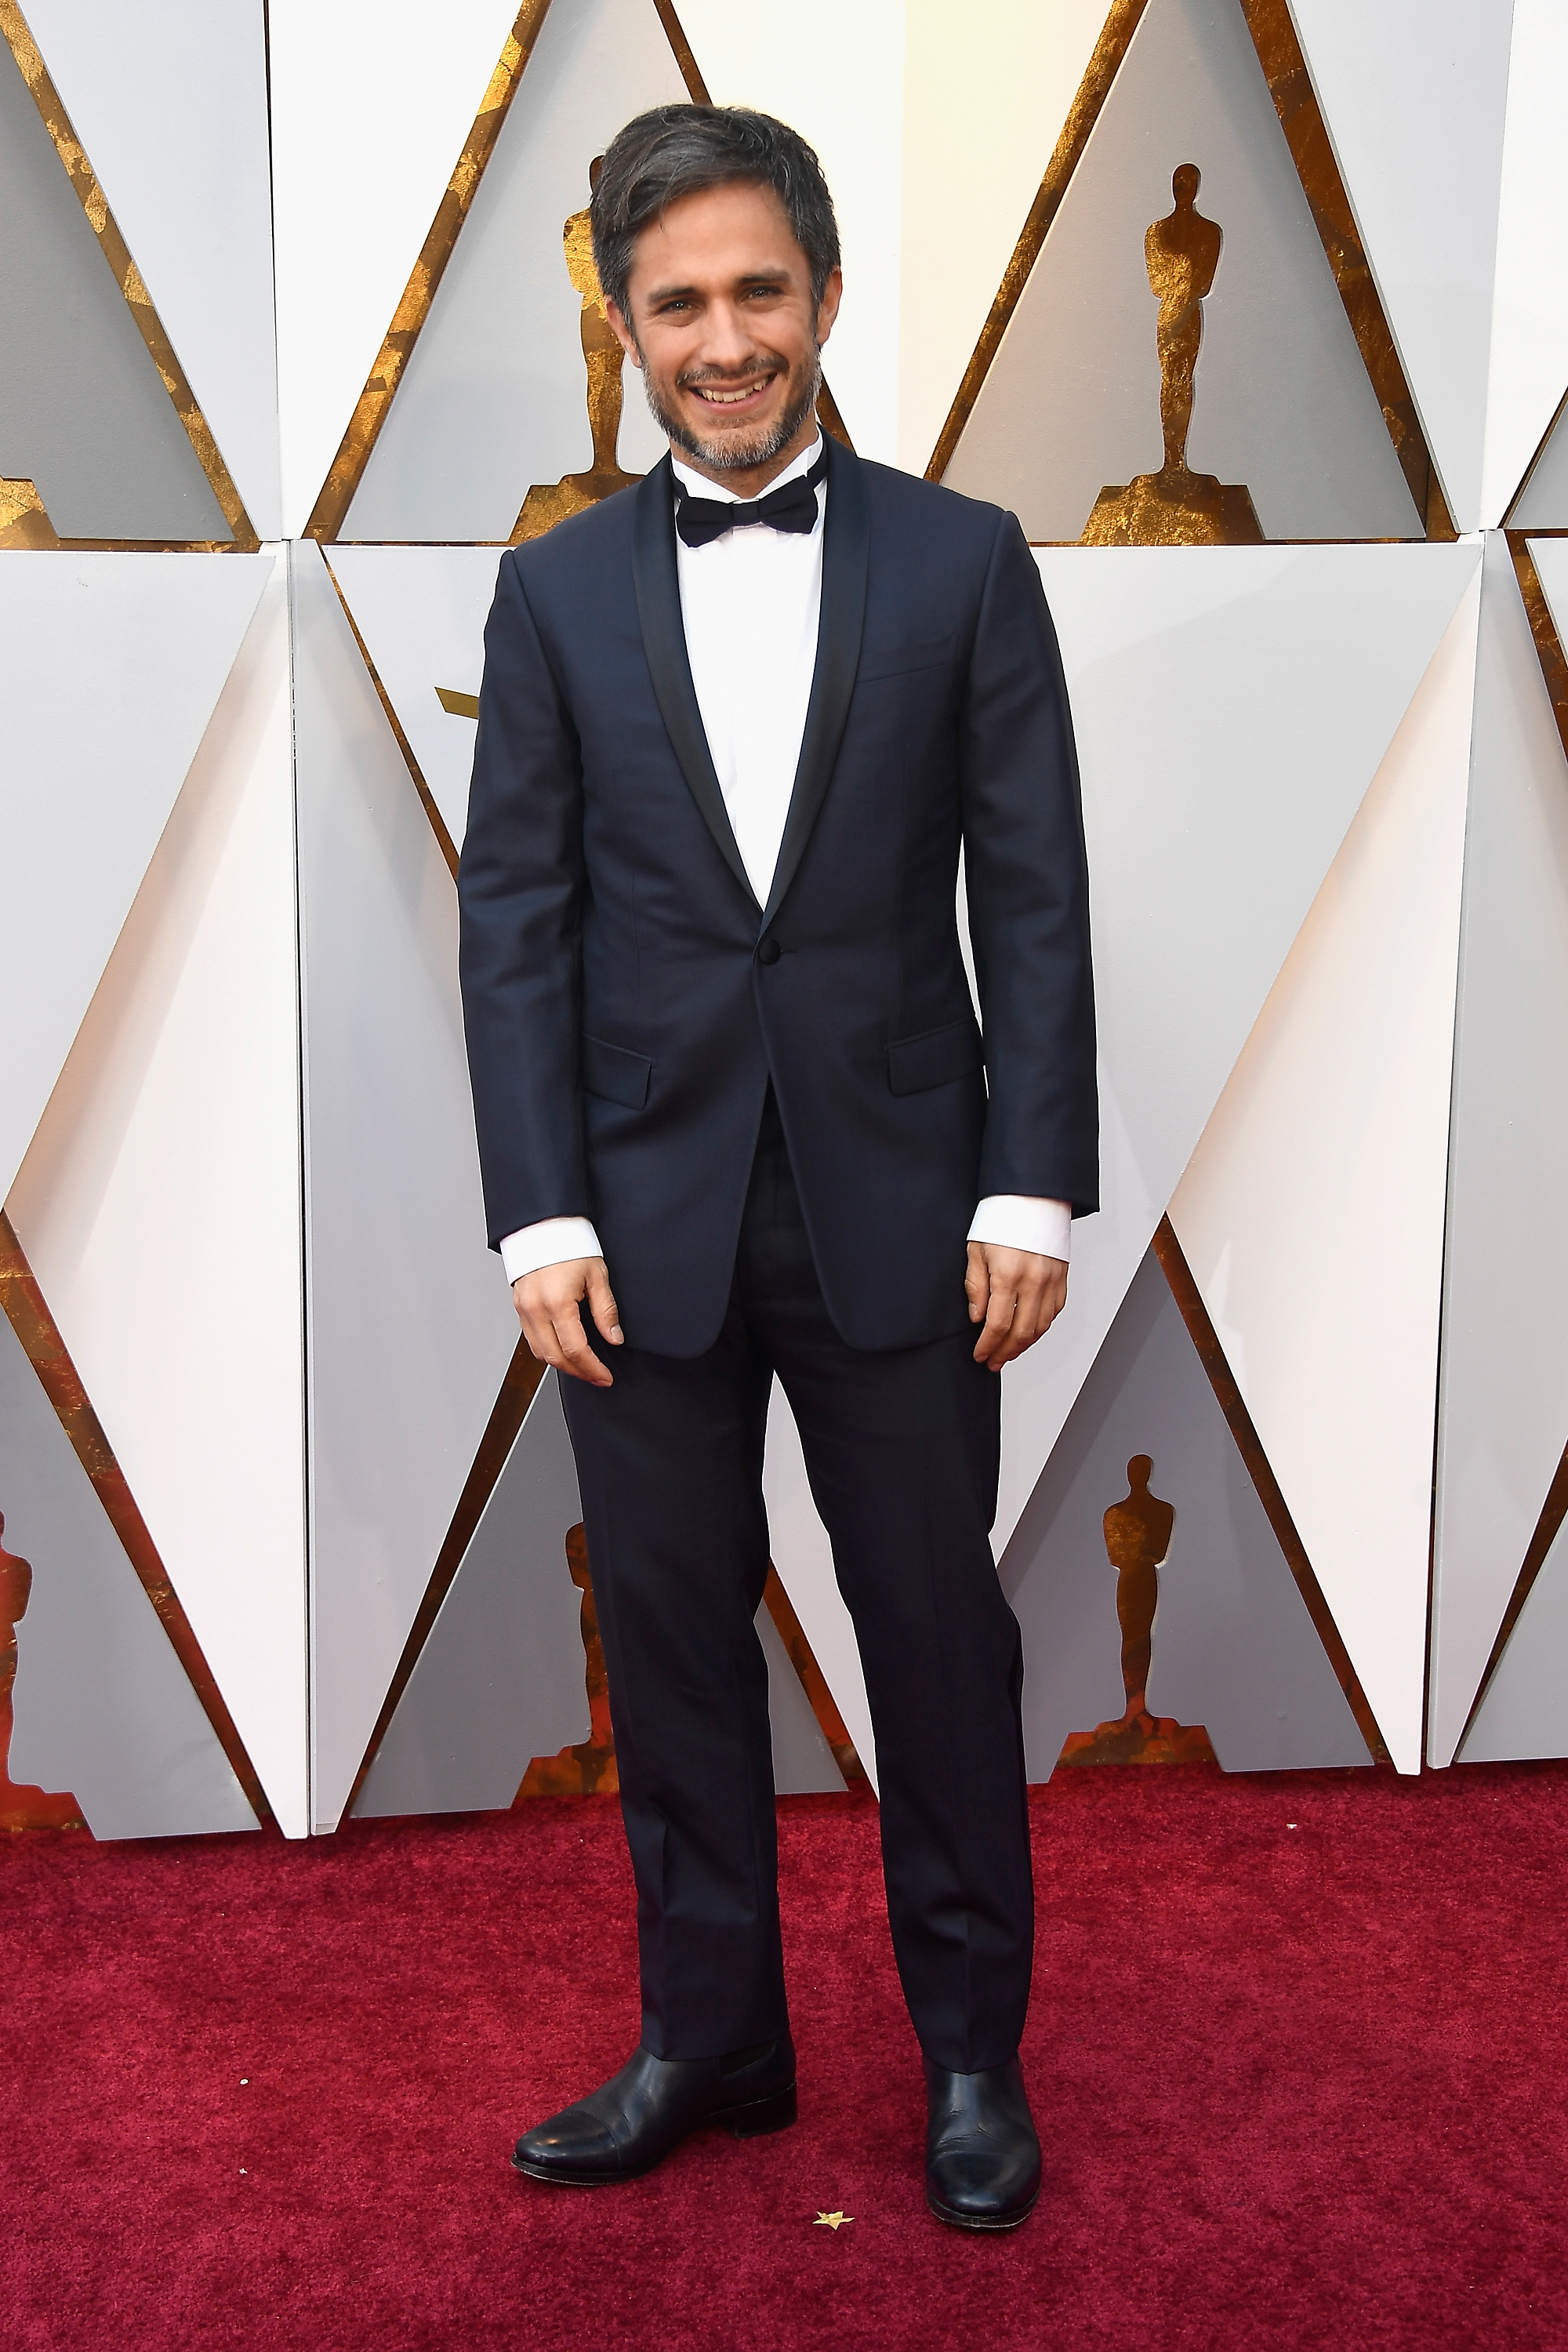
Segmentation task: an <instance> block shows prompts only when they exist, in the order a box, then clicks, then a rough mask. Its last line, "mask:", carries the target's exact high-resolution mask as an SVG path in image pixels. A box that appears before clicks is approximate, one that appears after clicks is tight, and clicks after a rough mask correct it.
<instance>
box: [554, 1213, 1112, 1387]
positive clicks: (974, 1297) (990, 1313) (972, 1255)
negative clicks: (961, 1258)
mask: <svg viewBox="0 0 1568 2352" xmlns="http://www.w3.org/2000/svg"><path fill="white" fill-rule="evenodd" d="M552 1271H553V1272H559V1271H560V1269H559V1268H552ZM963 1287H964V1289H965V1290H966V1291H967V1292H968V1294H969V1319H970V1321H971V1322H972V1323H984V1326H985V1328H984V1331H982V1333H981V1334H980V1337H979V1339H977V1340H976V1342H975V1346H974V1360H975V1362H976V1363H977V1364H984V1365H987V1366H988V1367H989V1369H990V1370H992V1371H994V1372H999V1371H1000V1370H1001V1369H1002V1367H1003V1365H1004V1364H1010V1363H1011V1362H1012V1360H1013V1359H1014V1357H1015V1356H1021V1355H1022V1354H1023V1352H1024V1350H1025V1349H1026V1348H1032V1347H1033V1346H1034V1344H1035V1342H1036V1340H1037V1339H1040V1338H1042V1337H1043V1335H1044V1334H1045V1333H1046V1332H1047V1331H1048V1330H1049V1329H1050V1328H1051V1325H1052V1324H1053V1323H1054V1322H1055V1321H1056V1319H1057V1317H1058V1315H1059V1314H1060V1313H1061V1311H1062V1308H1063V1307H1065V1306H1066V1305H1067V1296H1068V1270H1067V1266H1066V1264H1065V1263H1064V1261H1063V1260H1062V1259H1061V1258H1059V1257H1040V1256H1039V1255H1037V1253H1036V1252H1035V1251H1034V1250H1021V1249H1004V1248H1003V1247H1002V1244H1000V1242H971V1243H970V1244H969V1271H968V1273H967V1274H966V1275H965V1276H964V1277H963Z"/></svg>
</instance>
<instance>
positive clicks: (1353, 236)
mask: <svg viewBox="0 0 1568 2352" xmlns="http://www.w3.org/2000/svg"><path fill="white" fill-rule="evenodd" d="M1240 6H1241V13H1242V15H1243V16H1244V17H1245V18H1246V20H1247V31H1248V32H1249V33H1250V34H1251V36H1252V46H1253V47H1254V48H1255V49H1256V50H1257V52H1258V63H1259V65H1260V66H1261V67H1262V68H1263V74H1264V79H1265V80H1266V81H1267V82H1268V94H1269V96H1270V97H1271V98H1272V99H1273V100H1274V111H1275V113H1276V114H1277V115H1278V116H1279V127H1280V129H1281V130H1282V131H1284V133H1285V143H1286V145H1287V146H1288V147H1289V150H1290V160H1291V162H1292V163H1294V164H1295V166H1296V174H1297V177H1298V178H1299V179H1300V183H1301V192H1302V194H1304V195H1305V197H1306V199H1307V205H1308V209H1309V210H1310V213H1311V215H1312V224H1313V226H1314V227H1315V228H1316V230H1317V232H1318V237H1319V241H1320V242H1321V246H1322V248H1323V252H1324V255H1325V256H1326V257H1327V260H1328V264H1329V267H1330V268H1331V270H1332V271H1333V273H1334V284H1335V285H1336V286H1337V287H1338V288H1339V291H1340V300H1341V301H1342V303H1343V304H1344V309H1345V316H1346V318H1347V319H1348V320H1350V323H1351V331H1352V334H1353V335H1354V337H1355V339H1356V346H1357V349H1358V350H1359V351H1360V352H1361V356H1362V364H1363V367H1364V368H1365V369H1366V372H1367V374H1368V376H1369V377H1370V379H1371V382H1372V388H1373V391H1374V392H1375V393H1376V394H1377V398H1378V404H1379V406H1380V407H1381V408H1382V410H1383V421H1384V425H1386V426H1387V428H1388V437H1389V439H1390V440H1391V441H1392V442H1393V444H1394V455H1395V456H1396V457H1398V459H1399V463H1400V465H1401V467H1403V469H1404V473H1405V481H1406V482H1407V483H1408V484H1409V487H1410V495H1411V497H1412V499H1414V500H1415V511H1416V513H1417V514H1418V515H1419V516H1420V517H1421V519H1422V523H1423V526H1424V528H1425V530H1426V536H1427V538H1428V539H1433V540H1449V539H1457V538H1458V532H1457V531H1456V530H1455V528H1454V524H1453V520H1452V518H1451V517H1450V515H1449V513H1448V509H1447V504H1446V503H1445V500H1444V498H1443V491H1442V486H1441V484H1440V483H1439V481H1438V479H1437V469H1436V467H1435V466H1434V465H1433V463H1432V454H1431V451H1430V450H1429V449H1428V448H1427V446H1426V437H1425V436H1424V435H1423V433H1422V430H1421V421H1420V418H1419V416H1418V415H1417V414H1416V408H1415V400H1414V399H1413V398H1412V396H1411V392H1410V387H1409V385H1408V383H1406V382H1405V370H1404V368H1403V367H1402V366H1401V364H1400V359H1399V353H1398V351H1397V350H1396V348H1395V346H1394V333H1393V330H1392V329H1391V328H1390V326H1389V323H1388V320H1387V318H1386V317H1385V315H1384V308H1383V304H1382V302H1381V301H1380V300H1379V299H1378V292H1377V287H1376V283H1375V281H1374V280H1373V274H1372V268H1371V266H1370V264H1369V263H1368V260H1367V257H1366V249H1365V247H1363V244H1362V240H1361V232H1360V230H1359V229H1358V228H1357V226H1356V219H1355V214H1354V212H1353V211H1352V206H1351V200H1350V197H1349V195H1348V194H1347V193H1346V190H1345V184H1344V182H1343V180H1342V178H1341V176H1340V167H1339V165H1338V163H1336V162H1335V160H1334V151H1333V145H1332V142H1331V140H1330V138H1329V132H1328V126H1327V124H1326V123H1325V122H1324V121H1323V117H1322V112H1321V109H1320V107H1319V105H1318V100H1317V95H1316V93H1315V91H1314V90H1313V88H1312V81H1311V76H1310V74H1309V72H1308V70H1307V61H1306V59H1305V58H1304V57H1303V56H1302V54H1301V45H1300V41H1299V40H1298V39H1297V37H1296V27H1295V26H1294V24H1293V23H1292V22H1291V18H1290V10H1289V0H1240Z"/></svg>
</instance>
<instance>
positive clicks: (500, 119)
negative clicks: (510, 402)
mask: <svg viewBox="0 0 1568 2352" xmlns="http://www.w3.org/2000/svg"><path fill="white" fill-rule="evenodd" d="M0 5H7V0H0ZM549 5H550V0H523V5H522V6H521V8H520V9H519V11H518V14H517V20H516V22H515V24H514V25H513V26H512V28H511V31H510V33H509V34H508V35H507V37H506V42H505V45H504V46H503V47H502V49H501V53H500V59H499V60H498V62H497V65H496V69H495V71H494V72H493V73H492V74H491V76H490V79H489V87H488V88H487V89H486V91H485V94H484V98H483V100H481V102H480V106H479V112H478V114H477V115H476V116H475V117H474V121H473V127H472V129H471V130H470V131H469V132H468V137H467V139H466V140H465V141H464V142H463V151H462V153H461V154H460V155H459V156H458V161H457V163H456V164H455V166H454V167H453V172H452V176H451V178H450V179H449V180H448V181H447V190H446V194H444V195H443V196H442V198H441V201H440V204H439V205H437V210H436V217H435V219H434V220H433V221H432V222H431V224H430V232H429V235H428V236H426V239H425V242H424V245H423V246H422V247H420V251H419V258H418V260H417V261H416V263H415V265H414V269H413V273H412V275H411V276H410V278H409V280H408V283H407V285H406V286H405V288H404V289H403V299H402V300H401V301H400V302H399V304H398V306H397V309H396V310H395V312H394V314H393V320H392V324H391V326H390V327H388V329H387V331H386V335H385V339H384V341H383V343H382V346H381V349H380V351H379V352H377V354H376V359H375V364H374V367H373V368H372V369H371V372H370V374H369V376H368V377H367V378H366V380H365V387H364V390H363V392H362V393H361V394H360V396H359V399H358V401H357V402H356V403H355V404H354V413H353V416H352V417H351V418H350V419H349V425H348V430H347V432H346V433H345V434H344V435H343V437H342V442H341V444H340V445H339V448H338V454H337V456H336V457H334V458H333V460H332V464H331V472H330V473H329V474H328V476H327V478H326V480H325V482H324V483H323V484H322V486H321V495H320V497H319V498H318V499H317V500H316V503H315V506H314V508H313V509H312V510H311V514H310V521H309V522H308V523H307V524H306V525H305V536H306V538H307V539H322V540H328V539H336V538H337V536H338V534H339V532H340V531H341V530H342V527H343V518H344V516H345V515H346V514H347V513H348V510H349V508H350V507H351V506H352V504H353V495H354V492H355V491H356V490H357V489H358V488H359V486H360V482H361V479H362V478H363V474H364V469H365V467H366V466H367V465H368V464H369V462H370V453H371V451H372V450H373V449H374V446H375V444H376V437H377V436H378V435H379V433H380V431H381V428H382V426H383V425H384V424H385V422H386V412H387V410H388V409H389V408H390V407H391V405H392V398H393V394H395V392H396V390H397V387H398V384H399V383H400V382H401V380H402V376H403V371H404V369H405V367H406V366H407V364H408V360H409V354H410V353H411V352H412V351H413V349H414V346H415V344H416V342H417V341H418V339H419V330H420V329H421V327H423V325H424V324H425V321H426V319H427V318H428V317H429V315H430V305H431V303H432V302H433V301H434V300H435V299H436V289H437V287H438V286H439V285H440V283H441V278H442V275H443V273H444V272H445V270H446V267H447V263H448V262H449V261H450V259H451V258H452V253H453V248H454V247H456V245H457V242H458V234H459V232H460V231H461V229H462V226H463V223H464V222H465V221H466V220H467V219H468V209H469V206H470V205H472V203H473V201H474V197H475V195H476V194H477V193H478V191H479V182H480V180H481V179H482V178H483V176H484V170H485V165H486V164H487V163H489V160H490V157H491V155H492V154H493V153H494V152H495V143H496V141H497V140H498V139H499V138H500V133H501V127H502V125H503V124H504V122H505V121H506V118H507V115H508V112H509V111H510V107H511V102H512V100H513V99H514V98H515V97H516V96H517V91H518V85H519V83H520V82H521V79H522V76H523V71H524V69H525V68H526V67H527V64H528V60H529V58H530V57H531V55H532V52H533V45H534V43H535V41H536V40H537V39H538V38H539V28H540V26H542V24H543V22H544V17H545V12H546V11H547V9H548V8H549Z"/></svg>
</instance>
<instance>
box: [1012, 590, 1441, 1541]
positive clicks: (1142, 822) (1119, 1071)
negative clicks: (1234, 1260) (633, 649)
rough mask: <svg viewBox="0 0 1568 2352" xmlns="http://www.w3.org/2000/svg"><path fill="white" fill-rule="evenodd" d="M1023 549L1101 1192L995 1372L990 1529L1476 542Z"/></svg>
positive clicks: (1177, 1169)
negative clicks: (1060, 765) (1085, 969)
mask: <svg viewBox="0 0 1568 2352" xmlns="http://www.w3.org/2000/svg"><path fill="white" fill-rule="evenodd" d="M1037 561H1038V562H1039V566H1040V573H1041V577H1042V578H1043V580H1044V582H1045V583H1046V593H1047V596H1048V597H1049V599H1050V603H1051V608H1052V611H1053V613H1054V614H1055V615H1056V621H1057V627H1058V634H1059V635H1060V638H1061V643H1062V654H1063V660H1064V663H1065V666H1066V670H1067V677H1068V688H1069V691H1070V693H1071V696H1072V703H1073V714H1074V720H1075V724H1076V727H1077V730H1078V740H1079V761H1080V765H1081V767H1082V771H1083V783H1084V814H1085V824H1086V829H1087V834H1088V842H1089V887H1090V894H1091V898H1092V902H1093V920H1094V940H1095V986H1096V994H1097V1003H1098V1007H1099V1017H1100V1089H1101V1092H1100V1108H1101V1120H1102V1128H1101V1171H1102V1173H1101V1208H1100V1214H1099V1215H1098V1216H1097V1217H1091V1218H1086V1219H1080V1220H1079V1223H1078V1224H1077V1226H1076V1227H1075V1229H1074V1234H1073V1268H1072V1278H1071V1286H1070V1289H1069V1294H1068V1307H1067V1311H1066V1313H1065V1314H1064V1315H1063V1317H1062V1318H1061V1319H1060V1320H1059V1322H1058V1324H1057V1325H1056V1327H1055V1328H1054V1329H1053V1330H1052V1331H1051V1332H1050V1334H1049V1335H1048V1337H1047V1339H1044V1340H1043V1341H1042V1342H1041V1343H1040V1345H1039V1346H1038V1347H1037V1348H1035V1349H1031V1351H1030V1352H1029V1354H1028V1355H1026V1356H1025V1357H1024V1358H1022V1359H1021V1360H1020V1361H1019V1362H1018V1363H1016V1364H1015V1365H1013V1366H1011V1367H1010V1368H1009V1370H1008V1371H1007V1373H1006V1374H1005V1384H1004V1390H1003V1430H1004V1441H1003V1464H1002V1497H1001V1507H1000V1510H999V1512H998V1516H997V1523H996V1539H997V1542H998V1544H999V1545H1000V1544H1005V1542H1006V1540H1007V1538H1008V1537H1009V1536H1010V1535H1011V1534H1012V1531H1013V1528H1014V1526H1015V1524H1016V1520H1017V1517H1018V1514H1019V1512H1020V1511H1021V1510H1022V1508H1023V1507H1024V1504H1025V1502H1026V1499H1027V1497H1028V1495H1029V1492H1030V1489H1031V1488H1032V1487H1033V1486H1034V1483H1035V1480H1036V1478H1037V1476H1038V1475H1039V1472H1040V1467H1041V1465H1042V1464H1043V1463H1044V1462H1045V1460H1046V1457H1047V1454H1049V1453H1050V1450H1051V1447H1052V1446H1053V1445H1054V1444H1055V1443H1056V1439H1057V1433H1058V1431H1059V1430H1060V1428H1061V1425H1062V1423H1063V1422H1064V1421H1065V1420H1066V1418H1067V1414H1068V1408H1069V1407H1070V1405H1071V1403H1072V1401H1073V1398H1074V1397H1075V1396H1076V1395H1077V1393H1078V1391H1079V1388H1080V1386H1081V1385H1082V1382H1083V1380H1084V1377H1085V1375H1086V1373H1087V1372H1088V1370H1089V1366H1090V1364H1092V1362H1093V1361H1094V1359H1095V1356H1096V1354H1097V1353H1098V1352H1099V1349H1100V1342H1101V1340H1102V1339H1104V1337H1105V1334H1106V1332H1107V1331H1108V1330H1109V1329H1110V1324H1111V1321H1112V1318H1114V1316H1115V1313H1116V1310H1117V1308H1118V1307H1119V1306H1120V1305H1121V1299H1122V1297H1123V1294H1124V1293H1125V1291H1126V1289H1127V1286H1128V1284H1129V1283H1130V1282H1131V1279H1132V1276H1133V1274H1134V1272H1135V1271H1136V1269H1137V1265H1138V1262H1139V1260H1140V1258H1141V1257H1142V1255H1143V1252H1144V1250H1145V1249H1146V1248H1147V1247H1148V1244H1149V1240H1150V1236H1151V1235H1152V1233H1153V1230H1154V1227H1155V1226H1156V1225H1157V1224H1158V1223H1159V1221H1160V1218H1161V1216H1162V1214H1163V1212H1164V1209H1165V1207H1166V1204H1167V1202H1169V1200H1170V1198H1171V1195H1172V1193H1173V1192H1174V1190H1175V1188H1176V1184H1177V1181H1178V1180H1179V1179H1180V1176H1181V1173H1182V1171H1183V1169H1184V1167H1185V1165H1186V1163H1187V1160H1188V1159H1189V1157H1190V1156H1191V1154H1192V1151H1193V1150H1194V1146H1195V1145H1196V1143H1197V1140H1198V1138H1199V1136H1200V1135H1201V1134H1202V1132H1203V1129H1204V1126H1205V1121H1206V1120H1207V1118H1208V1116H1209V1113H1210V1111H1211V1110H1212V1109H1213V1108H1214V1105H1215V1102H1216V1101H1217V1100H1218V1098H1219V1094H1220V1090H1221V1088H1222V1087H1223V1086H1224V1085H1225V1082H1226V1078H1227V1076H1229V1074H1230V1070H1231V1066H1232V1064H1233V1063H1234V1062H1235V1060H1236V1057H1237V1054H1238V1053H1239V1052H1240V1050H1241V1047H1242V1045H1243V1042H1244V1041H1245V1039H1246V1037H1247V1032H1248V1031H1249V1030H1250V1028H1251V1027H1252V1024H1253V1022H1254V1021H1255V1020H1256V1018H1257V1016H1258V1013H1259V1011H1260V1010H1261V1008H1262V1005H1263V1002H1264V999H1265V998H1266V997H1267V995H1268V991H1269V989H1270V988H1271V987H1272V986H1273V983H1274V981H1275V978H1276V976H1277V974H1278V973H1279V968H1280V965H1281V964H1282V963H1283V961H1284V960H1285V956H1286V953H1287V951H1288V950H1289V946H1290V942H1291V940H1293V939H1294V938H1295V935H1296V932H1297V930H1298V929H1300V924H1301V922H1302V920H1303V919H1304V917H1305V915H1306V912H1307V909H1308V908H1309V907H1310V905H1311V903H1312V900H1313V898H1315V896H1316V894H1317V890H1318V887H1319V885H1320V883H1321V881H1322V878H1323V877H1324V875H1325V874H1326V873H1327V871H1328V868H1329V866H1330V863H1331V860H1332V858H1333V856H1334V854H1335V852H1336V851H1337V849H1338V848H1339V845H1340V843H1341V841H1342V838H1343V835H1344V832H1345V829H1346V827H1347V826H1348V824H1350V821H1351V819H1352V816H1353V815H1354V814H1355V811H1356V809H1357V808H1358V806H1359V805H1360V803H1361V799H1362V795H1363V793H1364V792H1365V790H1366V787H1367V785H1368V784H1369V783H1370V782H1371V781H1372V778H1373V774H1374V773H1375V772H1376V770H1377V767H1378V763H1379V761H1381V760H1382V758H1383V755H1384V751H1385V750H1386V749H1387V746H1388V744H1389V742H1390V740H1392V738H1393V735H1394V730H1395V728H1396V727H1397V726H1398V724H1399V721H1400V719H1402V718H1403V716H1404V713H1405V709H1406V707H1407V705H1408V703H1409V700H1410V698H1411V696H1412V695H1413V694H1414V692H1415V688H1416V686H1417V685H1418V683H1419V682H1420V679H1421V677H1422V675H1423V673H1424V671H1425V670H1426V666H1427V663H1428V662H1429V660H1430V659H1431V656H1432V654H1433V652H1434V650H1435V649H1436V645H1437V642H1438V640H1439V638H1440V637H1441V636H1442V634H1443V631H1444V629H1445V628H1446V627H1447V624H1448V621H1449V619H1450V617H1451V615H1452V614H1453V611H1454V607H1455V605H1456V604H1457V603H1458V599H1459V597H1460V595H1461V593H1463V590H1464V588H1465V585H1466V583H1467V581H1468V579H1469V577H1470V576H1471V575H1472V573H1473V572H1474V570H1475V567H1476V562H1477V552H1476V550H1475V549H1474V547H1464V546H1449V547H1430V548H1428V547H1416V548H1397V547H1383V548H1352V547H1342V548H1295V549H1290V550H1289V551H1287V550H1285V549H1268V548H1211V549H1205V550H1202V551H1198V550H1186V549H1180V548H1149V549H1138V548H1127V549H1120V548H1117V549H1097V548H1064V549H1056V550H1049V551H1047V550H1041V551H1038V555H1037Z"/></svg>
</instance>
